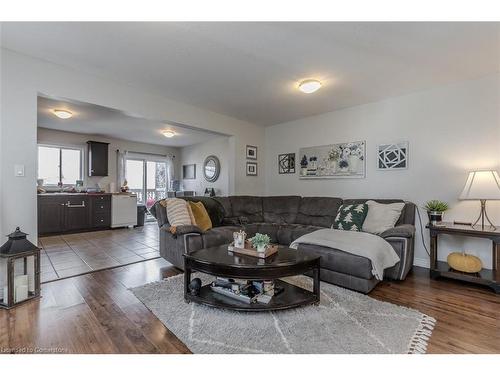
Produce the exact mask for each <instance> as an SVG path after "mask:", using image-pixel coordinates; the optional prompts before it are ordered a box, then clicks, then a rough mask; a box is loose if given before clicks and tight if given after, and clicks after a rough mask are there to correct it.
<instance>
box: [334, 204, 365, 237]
mask: <svg viewBox="0 0 500 375" xmlns="http://www.w3.org/2000/svg"><path fill="white" fill-rule="evenodd" d="M367 213H368V205H367V204H365V203H362V204H343V205H342V206H340V207H339V210H338V211H337V216H336V217H335V221H334V223H333V225H332V228H333V229H341V230H354V231H358V232H360V231H361V229H362V228H363V222H364V221H365V218H366V214H367Z"/></svg>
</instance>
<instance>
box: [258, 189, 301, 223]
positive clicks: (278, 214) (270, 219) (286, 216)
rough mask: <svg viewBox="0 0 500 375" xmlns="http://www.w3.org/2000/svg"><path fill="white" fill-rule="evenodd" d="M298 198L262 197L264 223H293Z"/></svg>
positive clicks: (297, 206) (290, 196)
mask: <svg viewBox="0 0 500 375" xmlns="http://www.w3.org/2000/svg"><path fill="white" fill-rule="evenodd" d="M299 204H300V197H299V196H295V195H288V196H276V197H263V198H262V208H263V213H264V221H265V222H266V223H278V224H285V223H294V222H295V219H296V218H297V212H298V211H299Z"/></svg>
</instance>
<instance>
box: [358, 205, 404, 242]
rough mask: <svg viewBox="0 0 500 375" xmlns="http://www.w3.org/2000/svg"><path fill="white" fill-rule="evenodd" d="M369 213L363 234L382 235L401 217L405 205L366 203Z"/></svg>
mask: <svg viewBox="0 0 500 375" xmlns="http://www.w3.org/2000/svg"><path fill="white" fill-rule="evenodd" d="M366 204H367V205H368V213H367V214H366V219H365V221H364V223H363V232H369V233H373V234H380V233H382V232H385V231H386V230H388V229H391V228H394V225H395V224H396V222H397V221H398V219H399V217H400V216H401V211H402V210H403V208H404V206H405V204H404V203H402V202H401V203H378V202H375V201H372V200H369V201H367V202H366Z"/></svg>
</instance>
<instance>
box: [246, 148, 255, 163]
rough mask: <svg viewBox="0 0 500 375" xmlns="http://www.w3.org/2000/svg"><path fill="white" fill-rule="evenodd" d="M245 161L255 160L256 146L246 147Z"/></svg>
mask: <svg viewBox="0 0 500 375" xmlns="http://www.w3.org/2000/svg"><path fill="white" fill-rule="evenodd" d="M246 152H247V159H252V160H257V146H250V145H247V151H246Z"/></svg>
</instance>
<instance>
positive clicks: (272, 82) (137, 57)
mask: <svg viewBox="0 0 500 375" xmlns="http://www.w3.org/2000/svg"><path fill="white" fill-rule="evenodd" d="M1 37H2V39H1V40H2V45H3V46H4V47H6V48H9V49H12V50H15V51H18V52H21V53H24V54H28V55H31V56H35V57H38V58H42V59H44V60H48V61H52V62H55V63H58V64H62V65H66V66H70V67H73V68H76V69H80V70H83V71H86V72H89V73H92V74H95V75H98V76H102V77H105V78H107V79H109V78H111V79H114V80H117V81H120V82H123V83H126V84H129V85H132V86H135V87H137V88H141V89H145V90H149V91H151V92H155V93H159V94H161V95H163V96H165V97H168V98H171V99H174V100H178V101H182V102H185V103H188V104H192V105H195V106H198V107H200V108H205V109H209V110H212V111H215V112H219V113H223V114H227V115H229V116H233V117H235V118H238V119H242V120H246V121H250V122H252V123H255V124H259V125H273V124H276V123H281V122H285V121H290V120H294V119H298V118H302V117H305V116H310V115H315V114H319V113H324V112H329V111H332V110H336V109H340V108H345V107H350V106H355V105H359V104H364V103H368V102H373V101H377V100H382V99H385V98H388V97H392V96H397V95H402V94H406V93H410V92H415V91H419V90H423V89H427V88H431V87H434V86H438V85H443V84H448V83H451V82H455V81H461V80H468V79H473V78H478V77H482V76H485V75H488V74H491V73H494V72H498V71H499V66H500V23H404V22H399V23H389V22H387V23H361V22H354V23H325V22H323V23H321V22H318V23H308V22H300V23H293V22H284V23H277V22H276V23H274V22H271V23H268V22H266V23H221V22H212V23H206V22H201V23H199V22H194V23H181V22H178V23H167V22H160V23H142V22H133V23H130V22H122V23H107V22H105V23H78V22H72V23H54V22H43V23H36V22H28V23H16V22H14V23H3V24H2V33H1ZM306 78H316V79H320V80H321V81H322V82H323V84H324V86H323V88H322V89H321V90H319V91H318V92H316V93H315V94H310V95H306V94H303V93H301V92H299V91H298V90H297V89H296V85H297V82H298V81H300V80H303V79H306Z"/></svg>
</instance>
